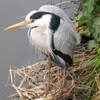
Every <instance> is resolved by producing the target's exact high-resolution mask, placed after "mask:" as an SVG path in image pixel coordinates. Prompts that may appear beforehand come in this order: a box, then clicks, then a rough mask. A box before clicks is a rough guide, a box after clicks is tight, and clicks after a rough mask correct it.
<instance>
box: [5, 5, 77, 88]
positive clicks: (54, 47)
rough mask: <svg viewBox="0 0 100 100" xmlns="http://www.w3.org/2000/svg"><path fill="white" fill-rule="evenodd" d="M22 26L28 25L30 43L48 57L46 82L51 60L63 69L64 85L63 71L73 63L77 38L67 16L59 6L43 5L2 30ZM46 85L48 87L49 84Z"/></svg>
mask: <svg viewBox="0 0 100 100" xmlns="http://www.w3.org/2000/svg"><path fill="white" fill-rule="evenodd" d="M23 27H29V30H28V37H29V40H30V42H31V43H32V45H35V46H37V47H38V48H39V49H40V51H41V52H42V53H43V54H44V55H46V56H48V58H49V62H48V63H49V64H48V68H49V81H48V84H49V82H50V66H51V60H52V61H54V62H55V63H56V64H57V65H58V66H60V67H61V68H63V69H64V75H63V86H64V82H65V71H66V69H67V68H68V67H69V66H71V65H72V64H73V53H74V48H75V45H76V41H77V38H78V36H77V31H76V29H75V27H74V26H73V24H72V22H71V20H70V19H69V17H68V16H67V15H66V14H65V13H64V11H63V10H61V9H60V8H59V7H56V6H52V5H43V6H42V7H40V9H39V10H38V11H36V10H34V11H31V12H30V13H29V14H28V15H27V16H26V18H25V21H23V22H20V23H17V24H15V25H12V26H10V27H7V28H5V29H4V30H13V29H16V28H23ZM47 87H48V88H49V86H47ZM47 90H48V89H47Z"/></svg>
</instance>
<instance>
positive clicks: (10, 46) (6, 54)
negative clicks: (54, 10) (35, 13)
mask: <svg viewBox="0 0 100 100" xmlns="http://www.w3.org/2000/svg"><path fill="white" fill-rule="evenodd" d="M47 1H48V0H0V100H6V98H7V96H8V95H10V94H11V93H12V88H11V87H10V86H9V84H10V79H9V68H10V66H15V67H18V68H20V67H21V66H27V65H31V64H33V63H35V62H37V61H39V60H41V59H43V57H42V55H40V53H39V51H37V50H35V48H34V47H33V48H31V46H30V45H29V40H28V38H27V30H28V29H19V30H14V31H3V29H4V28H5V27H7V26H9V25H12V24H15V23H17V22H19V21H23V20H24V19H22V18H21V19H19V17H20V16H24V15H26V14H27V13H29V12H30V11H31V10H34V9H38V8H39V7H40V6H42V5H44V4H46V2H47ZM60 1H61V0H53V2H52V3H53V4H54V3H57V2H58V3H59V2H60ZM62 1H63V0H62ZM62 7H63V8H67V9H65V12H66V13H68V15H69V17H72V16H73V15H72V13H73V11H74V10H75V8H76V4H75V3H74V2H72V3H71V5H70V4H68V5H66V4H64V5H63V6H62ZM38 57H39V58H38ZM7 80H8V81H7ZM6 84H8V86H5V85H6Z"/></svg>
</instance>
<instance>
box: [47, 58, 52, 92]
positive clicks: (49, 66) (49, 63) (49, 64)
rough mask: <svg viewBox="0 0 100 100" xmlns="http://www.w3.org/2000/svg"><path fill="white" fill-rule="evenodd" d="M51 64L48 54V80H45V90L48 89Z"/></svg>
mask: <svg viewBox="0 0 100 100" xmlns="http://www.w3.org/2000/svg"><path fill="white" fill-rule="evenodd" d="M51 65H52V62H51V58H50V56H48V82H47V92H48V91H49V90H50V72H51V71H50V69H51Z"/></svg>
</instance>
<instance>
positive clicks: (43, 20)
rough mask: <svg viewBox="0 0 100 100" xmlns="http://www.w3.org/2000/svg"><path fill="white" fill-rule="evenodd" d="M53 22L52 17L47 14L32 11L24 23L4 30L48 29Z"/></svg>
mask: <svg viewBox="0 0 100 100" xmlns="http://www.w3.org/2000/svg"><path fill="white" fill-rule="evenodd" d="M50 20H51V15H50V14H48V13H46V12H38V11H36V10H34V11H31V12H30V13H29V14H28V15H27V16H26V18H25V20H24V21H22V22H20V23H17V24H14V25H12V26H9V27H7V28H5V29H4V30H13V29H17V28H25V27H32V28H34V27H35V28H36V27H42V28H43V27H46V26H48V25H49V23H50Z"/></svg>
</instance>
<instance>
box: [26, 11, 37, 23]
mask: <svg viewBox="0 0 100 100" xmlns="http://www.w3.org/2000/svg"><path fill="white" fill-rule="evenodd" d="M36 12H37V11H36V10H33V11H31V12H30V13H28V14H27V16H26V18H25V20H26V21H27V20H29V19H30V16H31V15H33V14H34V13H36Z"/></svg>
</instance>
